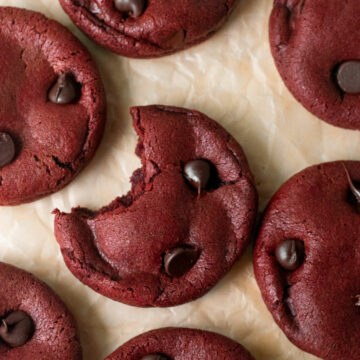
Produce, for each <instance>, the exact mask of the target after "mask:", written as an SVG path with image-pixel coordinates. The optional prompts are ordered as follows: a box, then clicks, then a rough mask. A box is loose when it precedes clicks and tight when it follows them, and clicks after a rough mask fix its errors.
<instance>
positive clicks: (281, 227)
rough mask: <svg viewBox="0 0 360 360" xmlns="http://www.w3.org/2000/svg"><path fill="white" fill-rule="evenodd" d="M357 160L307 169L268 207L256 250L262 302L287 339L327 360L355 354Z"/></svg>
mask: <svg viewBox="0 0 360 360" xmlns="http://www.w3.org/2000/svg"><path fill="white" fill-rule="evenodd" d="M359 180H360V162H350V161H344V162H340V161H339V162H332V163H325V164H320V165H317V166H312V167H310V168H307V169H305V170H303V171H301V172H300V173H298V174H296V175H295V176H293V177H292V178H291V179H290V180H288V181H287V182H286V183H285V184H284V185H283V186H282V187H281V188H280V189H279V190H278V192H277V193H276V194H275V195H274V197H273V198H272V200H271V201H270V204H269V206H268V209H267V210H266V212H265V215H264V218H263V222H262V225H261V228H260V232H259V235H258V238H257V241H256V247H255V252H254V268H255V276H256V279H257V281H258V284H259V287H260V290H261V293H262V296H263V298H264V301H265V303H266V305H267V307H268V309H269V311H270V312H271V313H272V315H273V317H274V319H275V321H276V322H277V323H278V325H279V326H280V327H281V329H282V330H283V331H284V332H285V334H286V335H287V336H288V338H289V339H290V340H291V341H292V342H293V343H294V344H296V345H297V346H298V347H300V348H301V349H303V350H305V351H308V352H310V353H312V354H314V355H316V356H318V357H320V358H321V359H325V360H355V359H359V358H360V348H359V346H358V345H359V341H360V322H359V319H360V268H359V262H360V242H359V231H360V213H359V210H360V207H359V202H360V192H359V191H357V190H356V186H358V184H357V181H359Z"/></svg>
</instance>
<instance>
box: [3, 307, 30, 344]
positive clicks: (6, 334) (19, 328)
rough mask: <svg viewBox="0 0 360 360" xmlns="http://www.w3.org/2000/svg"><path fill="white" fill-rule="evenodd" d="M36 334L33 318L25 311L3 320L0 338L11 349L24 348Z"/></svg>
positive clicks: (13, 313) (14, 313) (16, 312)
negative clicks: (34, 333)
mask: <svg viewBox="0 0 360 360" xmlns="http://www.w3.org/2000/svg"><path fill="white" fill-rule="evenodd" d="M33 332H34V324H33V321H32V319H31V317H30V316H29V315H28V314H26V313H25V312H24V311H14V312H12V313H11V314H9V315H8V316H7V317H6V318H5V319H3V320H2V324H1V326H0V338H1V339H2V340H3V341H4V342H5V343H6V344H8V345H9V346H11V347H18V346H22V345H24V344H25V343H27V342H28V341H29V339H30V338H31V336H32V335H33Z"/></svg>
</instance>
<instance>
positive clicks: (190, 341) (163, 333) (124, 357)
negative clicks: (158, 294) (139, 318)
mask: <svg viewBox="0 0 360 360" xmlns="http://www.w3.org/2000/svg"><path fill="white" fill-rule="evenodd" d="M173 359H176V360H253V359H254V358H253V357H252V356H251V355H250V353H249V352H248V351H247V350H245V349H244V348H243V347H242V346H241V345H240V344H239V343H237V342H235V341H234V340H231V339H229V338H227V337H225V336H222V335H219V334H216V333H213V332H209V331H203V330H195V329H186V328H163V329H158V330H153V331H149V332H147V333H145V334H142V335H139V336H137V337H135V338H133V339H131V340H130V341H128V342H127V343H125V344H124V345H122V346H120V348H119V349H117V350H116V351H115V352H113V353H112V354H111V355H109V356H108V357H107V358H106V360H173Z"/></svg>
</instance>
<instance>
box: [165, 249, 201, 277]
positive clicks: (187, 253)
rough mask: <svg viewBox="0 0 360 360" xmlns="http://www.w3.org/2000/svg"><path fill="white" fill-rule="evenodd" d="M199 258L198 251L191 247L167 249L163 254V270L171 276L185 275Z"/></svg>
mask: <svg viewBox="0 0 360 360" xmlns="http://www.w3.org/2000/svg"><path fill="white" fill-rule="evenodd" d="M198 258H199V251H198V250H197V249H195V248H193V247H185V246H180V247H177V248H174V249H172V250H168V251H167V252H166V254H165V256H164V265H165V271H166V272H167V274H168V275H170V276H172V277H180V276H183V275H185V274H186V273H187V272H188V271H189V270H190V269H191V268H192V267H193V266H194V264H195V263H196V261H197V259H198Z"/></svg>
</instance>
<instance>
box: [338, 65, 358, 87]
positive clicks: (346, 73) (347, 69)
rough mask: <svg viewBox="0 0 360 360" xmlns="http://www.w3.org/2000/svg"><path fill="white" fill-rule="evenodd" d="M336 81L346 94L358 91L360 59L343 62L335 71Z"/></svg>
mask: <svg viewBox="0 0 360 360" xmlns="http://www.w3.org/2000/svg"><path fill="white" fill-rule="evenodd" d="M336 79H337V83H338V85H339V86H340V88H341V90H342V91H344V92H345V93H347V94H357V93H360V61H357V60H352V61H345V62H343V63H342V64H341V65H340V66H339V68H338V70H337V73H336Z"/></svg>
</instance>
